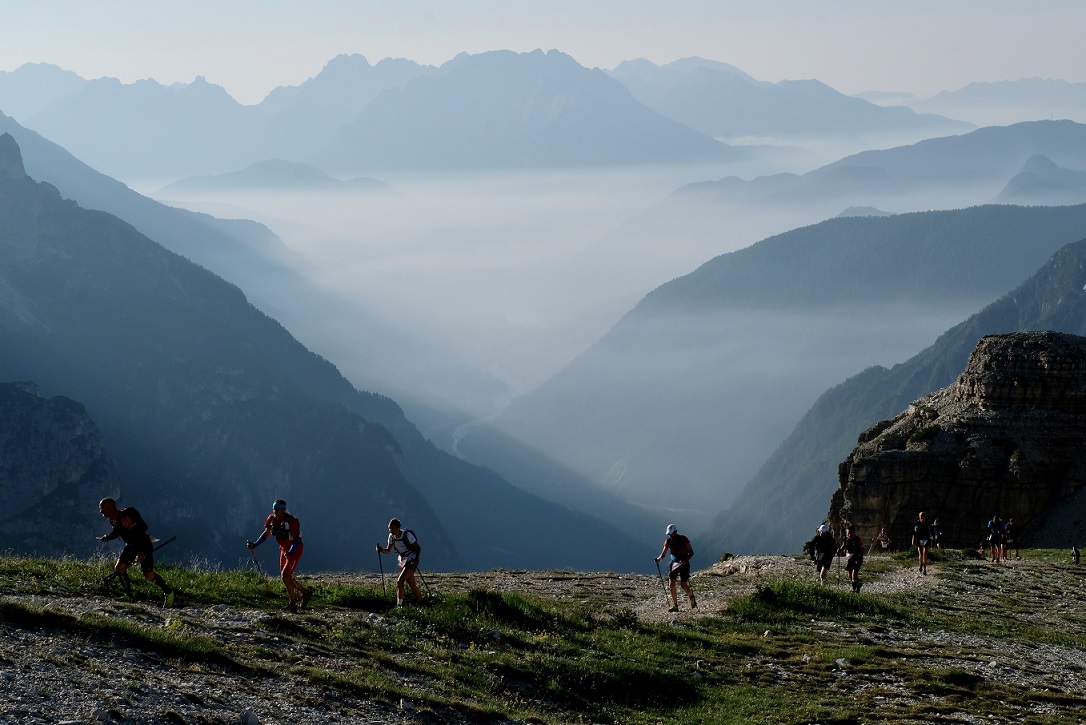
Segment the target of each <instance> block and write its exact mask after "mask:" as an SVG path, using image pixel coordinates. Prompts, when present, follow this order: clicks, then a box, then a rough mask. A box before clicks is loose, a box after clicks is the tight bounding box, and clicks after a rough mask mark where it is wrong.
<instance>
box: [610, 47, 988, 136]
mask: <svg viewBox="0 0 1086 725" xmlns="http://www.w3.org/2000/svg"><path fill="white" fill-rule="evenodd" d="M610 75H611V77H612V78H615V79H616V80H618V81H620V82H621V83H622V84H623V85H624V86H626V88H628V89H629V91H630V93H631V94H632V95H633V96H634V98H636V99H637V100H639V101H641V102H642V103H644V104H645V105H646V106H648V107H649V108H651V109H653V110H655V111H657V112H659V113H661V114H663V115H665V116H667V117H668V118H672V119H674V120H676V121H678V122H679V123H682V124H684V125H687V126H689V127H690V128H693V129H697V130H698V131H701V132H702V133H704V134H706V135H708V136H713V137H714V138H720V139H723V140H730V139H734V138H743V137H754V138H773V139H777V140H782V141H783V140H787V139H800V140H802V139H811V138H813V137H835V136H855V135H857V134H860V135H870V136H873V137H879V136H883V135H886V134H889V133H895V134H905V133H913V134H914V135H915V136H916V137H918V138H923V137H931V136H943V135H948V134H953V133H963V132H965V131H969V130H972V129H973V128H974V126H973V125H972V124H970V123H964V122H962V121H955V120H952V119H951V118H945V117H942V116H937V115H934V114H918V113H915V112H914V111H912V110H910V109H908V108H904V107H883V106H879V105H876V104H874V103H870V102H868V101H866V100H863V99H861V98H855V97H851V96H846V95H844V94H843V93H839V92H838V91H835V90H834V89H832V88H830V87H829V86H827V85H825V84H824V83H820V82H819V81H816V80H788V81H781V82H779V83H767V82H765V81H759V80H756V79H754V78H752V77H750V76H749V75H747V74H746V73H744V72H742V71H740V70H739V69H738V68H735V67H734V66H730V65H727V64H725V63H718V62H715V61H709V60H704V59H702V58H684V59H682V60H677V61H675V62H673V63H668V64H667V65H663V66H657V65H655V64H653V63H650V62H649V61H647V60H643V59H640V60H636V61H626V62H624V63H621V64H619V65H618V66H617V67H616V68H615V69H614V70H612V71H610Z"/></svg>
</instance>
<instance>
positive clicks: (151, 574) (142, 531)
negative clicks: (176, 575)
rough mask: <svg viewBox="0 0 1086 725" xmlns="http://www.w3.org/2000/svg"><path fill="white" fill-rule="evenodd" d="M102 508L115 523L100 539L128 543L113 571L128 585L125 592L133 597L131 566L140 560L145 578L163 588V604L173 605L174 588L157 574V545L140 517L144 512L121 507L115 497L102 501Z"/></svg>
mask: <svg viewBox="0 0 1086 725" xmlns="http://www.w3.org/2000/svg"><path fill="white" fill-rule="evenodd" d="M98 510H99V511H100V512H101V514H102V516H103V517H104V518H106V519H109V523H110V524H112V526H113V528H112V530H110V532H109V533H108V534H106V535H105V536H102V537H100V538H99V541H102V542H106V541H113V540H114V539H120V540H121V541H123V542H124V548H123V549H121V553H120V555H119V556H118V557H117V563H116V564H114V566H113V571H114V572H115V573H116V575H117V579H119V580H120V582H121V586H123V587H124V591H125V594H128V595H130V596H131V594H132V582H131V580H130V579H129V578H128V574H127V570H128V567H130V566H132V565H133V564H136V563H138V564H139V565H140V569H142V570H143V576H144V578H145V579H147V581H149V582H153V583H154V584H155V585H156V586H157V587H158V588H159V589H161V590H162V593H163V595H164V599H163V602H162V606H164V607H170V606H173V601H174V590H173V589H171V588H170V587H169V585H167V584H166V582H165V581H164V580H163V579H162V577H161V576H159V575H158V574H156V573H155V557H154V553H153V550H154V545H153V544H152V543H151V537H150V536H149V535H148V534H147V522H145V521H144V520H143V517H142V516H140V512H139V511H137V510H136V509H135V508H133V507H132V506H126V507H125V508H123V509H118V508H117V502H116V501H114V500H113V499H111V498H104V499H102V500H101V501H99V502H98Z"/></svg>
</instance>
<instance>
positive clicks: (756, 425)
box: [0, 51, 1086, 568]
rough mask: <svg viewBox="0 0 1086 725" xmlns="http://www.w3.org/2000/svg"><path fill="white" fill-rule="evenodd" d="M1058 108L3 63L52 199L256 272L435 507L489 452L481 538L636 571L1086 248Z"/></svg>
mask: <svg viewBox="0 0 1086 725" xmlns="http://www.w3.org/2000/svg"><path fill="white" fill-rule="evenodd" d="M28 79H33V80H37V81H38V83H37V84H35V83H32V82H28ZM1030 88H1031V86H1015V87H1011V88H1008V89H1007V94H1008V95H1013V94H1016V93H1019V92H1021V93H1022V97H1023V98H1026V97H1027V91H1028V90H1029V89H1030ZM1038 98H1039V100H1037V101H1036V106H1032V107H1031V106H1029V105H1028V104H1026V105H1023V106H1020V108H1021V109H1022V110H1021V113H1022V114H1023V117H1021V118H1018V119H1015V120H1016V121H1019V122H1018V123H1015V124H1013V125H1003V126H988V127H981V128H977V125H978V124H977V121H978V120H979V119H982V118H983V111H982V109H981V110H976V109H980V106H977V107H976V109H975V110H976V112H975V113H974V114H970V118H969V120H963V119H957V118H953V117H951V116H949V115H938V114H937V112H934V111H932V110H931V108H930V107H929V108H927V110H924V109H922V108H920V107H919V106H918V108H917V111H916V112H914V111H913V110H911V109H907V108H903V107H901V108H890V107H887V106H886V105H885V103H884V105H879V104H875V103H871V102H869V101H867V100H863V99H860V98H856V97H852V96H846V95H844V94H841V93H839V92H837V91H835V90H833V89H832V88H830V87H829V86H827V85H825V84H822V83H819V82H817V81H803V82H798V81H797V82H778V83H767V82H764V81H759V80H757V79H755V78H754V77H752V76H750V75H748V74H746V73H744V72H742V71H740V70H739V69H738V68H735V67H732V66H727V65H725V64H721V63H715V62H712V61H705V60H703V59H700V58H689V59H687V60H685V61H677V62H675V63H671V64H663V65H656V64H654V63H650V62H648V61H643V60H642V61H630V62H629V63H624V64H622V65H620V66H617V67H616V68H614V69H613V70H611V71H606V72H605V71H603V70H601V69H599V68H587V67H584V66H581V65H580V64H578V63H577V62H576V61H574V60H573V58H572V57H570V56H568V55H566V54H564V53H561V52H558V51H548V52H543V51H534V52H530V53H514V52H510V51H493V52H486V53H478V54H462V55H460V56H457V57H456V58H454V59H453V60H451V61H449V62H447V63H445V64H442V65H441V66H424V65H421V64H416V63H413V62H410V61H404V60H402V59H400V60H399V61H396V62H393V61H387V60H386V61H381V62H379V63H377V64H375V65H370V64H369V63H368V62H367V61H366V60H365V59H364V58H362V57H361V56H346V55H344V56H339V57H337V58H335V59H333V61H331V62H329V63H328V64H327V66H326V67H325V68H324V69H323V70H322V72H321V73H320V74H318V75H317V76H314V77H313V78H311V79H309V80H308V81H306V82H305V83H303V84H301V85H299V86H292V87H282V88H279V89H276V91H274V92H272V93H270V94H268V96H267V97H266V98H265V100H264V101H263V102H261V103H259V104H256V105H252V106H243V105H241V104H239V103H238V102H237V101H234V100H233V99H232V98H231V97H230V96H229V95H228V94H227V93H226V92H225V91H224V90H223V89H222V88H219V87H217V86H214V84H209V83H208V82H207V81H206V80H204V79H198V80H197V81H196V82H194V83H192V84H175V85H172V86H164V85H160V84H158V83H156V82H154V81H152V80H146V81H140V82H138V83H133V84H123V83H120V82H117V81H115V79H98V80H95V81H86V80H83V79H80V78H79V77H78V76H73V74H71V73H70V72H66V71H62V70H61V69H59V68H56V67H53V66H46V65H32V66H26V67H24V68H20V69H19V70H18V71H15V72H2V73H0V111H5V112H6V111H8V110H10V112H11V116H3V117H0V126H2V128H0V130H2V131H7V132H8V133H10V134H12V136H13V138H14V139H15V140H16V141H17V142H18V144H19V146H20V147H21V148H22V154H23V156H24V157H25V159H26V170H27V173H28V174H29V175H30V176H31V177H32V178H33V179H34V180H36V181H42V182H47V183H48V184H51V185H53V186H55V187H56V188H57V189H59V190H60V192H61V194H62V195H63V196H65V197H67V198H71V199H74V200H75V201H76V202H78V203H79V204H80V205H81V206H83V207H86V208H88V209H102V210H105V211H108V212H109V213H111V214H114V215H116V216H118V217H120V218H121V219H124V220H126V221H127V222H129V223H131V224H132V225H133V226H135V227H136V228H137V229H138V230H139V231H140V232H142V233H143V234H145V235H147V236H148V237H150V238H151V240H153V241H154V242H157V243H160V244H162V245H163V246H165V247H166V248H167V249H169V250H171V251H173V252H176V253H178V254H181V255H183V256H185V257H187V258H188V260H191V261H193V262H195V263H197V264H198V265H201V266H203V267H205V268H207V269H208V270H210V271H211V272H213V273H214V274H215V275H218V276H220V277H222V278H223V279H224V280H226V281H227V282H230V283H233V284H236V285H237V286H238V287H239V288H240V289H241V290H242V291H243V292H244V293H245V295H246V297H247V298H248V301H249V302H251V303H252V304H253V305H254V306H255V307H256V308H257V309H258V310H260V311H261V312H263V313H264V314H266V315H269V316H270V317H271V318H273V319H274V320H275V321H277V322H278V323H280V324H282V325H283V327H284V328H285V329H286V330H287V331H289V333H290V334H291V335H292V337H293V338H294V339H296V340H297V341H298V342H300V343H301V344H302V345H304V346H305V348H307V349H308V350H310V351H312V352H313V353H316V354H317V355H319V356H320V357H322V358H324V359H326V360H327V361H329V362H331V363H332V365H334V366H335V369H336V370H338V372H340V373H342V375H343V376H344V377H345V378H346V380H347V381H349V382H350V384H351V385H352V386H354V388H356V389H357V390H358V391H364V393H365V394H370V393H373V394H376V395H377V396H378V397H379V398H381V399H384V398H388V399H391V400H392V401H394V402H395V404H397V405H398V406H399V407H401V408H402V410H403V412H404V413H405V417H404V418H403V419H402V420H401V417H400V416H399V415H397V414H388V413H386V414H384V415H385V416H386V417H385V418H383V419H382V420H381V421H380V423H381V424H382V425H384V426H386V427H388V428H389V430H390V431H391V434H392V435H393V437H394V438H396V439H397V440H398V441H399V443H400V444H401V445H403V442H404V436H406V437H407V438H408V439H410V440H411V441H412V443H411V444H410V445H409V446H408V447H409V448H415V447H416V446H418V447H420V448H417V449H416V450H426V453H425V455H421V454H419V455H420V456H421V458H418V459H415V460H425V461H426V463H425V465H424V464H422V463H418V464H415V465H417V466H418V468H417V469H416V470H415V471H414V473H413V474H412V473H411V471H410V469H411V464H407V465H406V470H407V471H408V472H407V479H408V480H409V481H411V485H412V486H415V487H417V488H419V489H420V500H422V499H426V500H428V503H429V504H433V502H434V501H438V500H441V501H444V505H446V506H451V505H452V501H453V499H455V498H456V495H455V493H454V492H453V491H449V490H446V491H444V492H442V493H439V492H438V491H439V489H440V488H441V486H440V484H439V482H438V481H437V480H436V478H435V476H437V477H439V475H440V474H438V473H435V472H437V471H445V472H446V473H448V472H449V471H452V470H454V468H455V467H453V468H449V467H448V466H452V465H453V464H452V463H451V462H450V461H453V460H457V461H461V462H464V463H465V464H467V463H471V464H476V465H478V466H481V467H482V468H481V469H478V471H483V470H487V471H490V472H493V474H496V475H495V480H490V479H489V478H487V476H488V475H490V474H489V473H487V474H484V473H481V472H478V471H477V472H474V473H472V472H471V471H473V470H475V469H471V468H463V469H459V468H455V470H457V471H459V473H458V474H457V475H458V476H460V475H462V476H464V477H466V478H467V479H471V478H478V477H482V478H486V479H487V483H486V485H487V486H494V487H496V488H494V489H492V490H493V491H496V490H501V491H502V492H503V493H502V494H501V495H494V496H492V497H490V498H489V499H488V500H487V501H485V502H473V501H471V500H464V501H459V502H457V503H458V505H459V506H460V507H461V508H460V509H459V511H460V513H459V514H457V515H456V516H458V517H459V518H458V519H457V520H458V521H460V522H464V521H468V520H470V517H468V518H465V517H466V516H467V514H466V512H465V509H467V508H470V507H471V506H472V505H473V504H474V503H479V505H480V506H482V509H481V510H480V513H481V514H485V515H493V516H506V515H507V513H508V512H507V510H506V509H505V508H502V507H501V506H499V505H498V503H497V501H499V500H501V501H506V502H507V505H514V503H516V505H523V502H524V501H528V500H535V499H525V498H522V497H521V495H522V494H524V493H525V492H527V493H528V494H530V495H531V496H534V497H538V500H540V501H546V502H548V505H551V504H553V505H557V506H558V507H560V508H561V510H554V511H553V512H552V510H551V509H547V511H548V515H553V516H554V517H555V521H561V522H562V523H561V527H568V526H572V525H574V522H584V521H588V520H591V521H595V520H597V519H595V518H593V519H585V518H583V517H584V516H591V517H598V520H599V521H602V522H605V523H606V525H607V526H613V527H615V529H616V532H618V531H620V532H621V535H620V534H618V533H616V536H622V537H627V538H625V539H623V541H624V542H625V543H626V544H627V550H626V551H624V552H622V553H621V554H617V553H615V552H611V553H612V554H614V555H615V558H614V559H611V560H610V561H612V562H614V564H613V565H614V566H615V567H616V568H621V567H624V566H629V565H630V563H629V562H630V561H631V557H632V556H633V552H632V551H630V550H629V549H632V548H636V547H640V546H644V547H646V548H651V546H652V543H651V542H655V541H656V539H657V538H658V531H657V530H658V529H659V527H660V526H662V524H663V523H666V522H668V521H669V520H678V521H680V522H681V525H682V526H683V527H684V528H685V529H687V530H691V531H692V532H693V533H702V532H703V531H705V530H706V529H707V528H708V527H709V526H710V523H711V522H712V520H713V519H714V517H717V516H718V515H719V514H720V513H721V511H723V510H724V509H726V508H728V507H729V506H731V505H733V504H734V503H736V500H737V497H739V496H740V495H741V492H742V491H743V488H744V486H745V485H746V484H747V483H748V482H749V481H750V480H752V478H753V477H755V474H756V473H757V472H758V471H759V469H760V467H761V466H762V465H763V464H764V463H765V462H766V460H767V459H768V458H769V457H770V456H771V455H772V454H773V452H774V451H775V450H776V449H777V447H778V446H779V444H780V443H781V441H782V440H784V439H785V438H786V437H787V436H788V435H789V433H790V432H791V431H792V429H793V428H794V426H795V425H796V422H797V421H798V420H800V419H801V418H802V417H803V416H804V414H805V413H806V412H807V411H808V410H809V409H810V408H811V406H812V405H813V404H814V403H815V402H816V400H818V398H819V396H820V395H821V394H822V393H823V392H825V391H826V390H827V389H828V388H831V387H833V386H834V385H837V384H838V383H840V382H841V381H842V380H844V379H846V378H848V377H850V376H854V375H856V374H858V373H860V372H861V371H863V370H865V369H867V368H869V367H871V366H883V367H891V366H893V365H895V364H897V363H899V362H901V361H902V360H906V359H908V358H910V357H911V356H912V355H915V354H916V353H917V352H918V351H919V350H922V349H924V348H925V347H926V346H927V345H929V344H930V343H931V341H932V340H934V339H935V338H937V337H938V336H939V335H940V334H941V333H943V332H944V331H945V330H947V329H949V328H951V327H952V326H954V325H955V324H957V323H958V322H960V321H961V320H962V319H965V318H966V317H968V316H969V315H971V314H973V313H974V312H976V311H977V310H978V309H980V308H982V307H983V306H984V305H986V304H988V303H989V302H991V301H992V300H993V299H996V298H997V297H998V296H999V295H1001V294H1003V293H1005V292H1006V291H1007V290H1009V289H1012V288H1013V287H1014V286H1015V285H1017V284H1019V283H1020V282H1021V281H1022V280H1023V279H1025V278H1026V277H1027V276H1028V275H1029V274H1030V273H1031V272H1032V271H1034V270H1035V269H1037V268H1038V267H1039V266H1040V265H1041V264H1043V263H1044V262H1045V261H1046V260H1047V259H1048V257H1049V256H1051V254H1053V253H1054V252H1055V251H1057V250H1058V249H1059V248H1060V247H1061V246H1063V245H1065V244H1068V243H1071V242H1075V241H1078V240H1079V239H1080V238H1082V237H1084V236H1086V222H1084V220H1083V219H1082V218H1081V217H1082V211H1081V207H1075V206H1073V205H1075V204H1082V203H1083V202H1086V186H1084V185H1083V183H1082V178H1083V174H1086V155H1084V154H1083V151H1082V149H1084V148H1086V127H1084V126H1082V125H1081V124H1080V123H1078V122H1075V121H1071V120H1065V121H1042V120H1038V119H1042V118H1045V116H1046V113H1045V111H1044V108H1045V107H1046V106H1045V104H1046V103H1051V102H1052V100H1051V96H1050V95H1049V96H1043V97H1038ZM710 100H711V102H710ZM167 101H168V102H167ZM978 103H979V102H978ZM947 107H949V106H947ZM1031 114H1032V115H1031ZM1080 120H1083V119H1080ZM137 129H138V133H137V132H136V130H137ZM189 130H191V131H192V132H193V133H189V132H188V131H189ZM39 134H40V135H39ZM179 138H183V139H184V142H183V143H177V142H175V141H176V140H177V139H179ZM84 162H85V163H84ZM111 176H112V177H115V178H116V181H115V180H114V179H113V178H110V177H111ZM993 202H1002V203H1022V204H1029V205H1032V206H1031V207H1030V208H1026V207H1009V206H986V205H990V204H992V203H993ZM1062 205H1072V206H1066V207H1064V206H1062ZM974 207H975V208H974ZM864 210H868V211H864ZM842 214H845V215H846V217H842V218H838V217H840V216H841V215H842ZM866 214H871V215H872V216H867V215H866ZM874 215H878V216H874ZM992 332H998V330H992ZM11 369H12V370H19V371H24V372H25V373H26V377H28V378H32V377H33V376H32V375H31V373H32V372H33V363H32V361H31V360H30V358H26V359H20V361H19V364H18V365H15V364H12V366H11ZM55 379H59V378H55ZM39 382H40V381H39ZM336 384H337V385H338V384H339V383H336ZM49 393H50V394H51V395H54V394H68V393H66V392H65V391H63V390H55V389H50V390H49ZM88 402H91V401H88ZM93 412H94V410H93V405H92V406H91V413H92V414H93ZM871 422H872V421H860V422H858V423H857V430H862V429H863V428H864V427H865V426H866V425H868V424H870V423H871ZM416 435H421V438H419V439H417V440H416V439H415V438H414V436H416ZM106 438H107V440H108V439H109V434H108V431H107V434H106ZM422 441H426V442H425V443H423V442H422ZM148 445H151V444H148ZM429 445H433V446H436V449H439V450H440V451H441V455H442V456H445V455H448V456H449V459H450V460H446V459H444V458H440V456H437V453H436V451H435V452H430V451H428V450H427V448H426V447H427V446H429ZM409 458H410V456H409ZM439 459H440V460H439ZM401 465H403V464H401ZM830 475H832V474H830ZM412 476H414V478H413V477H412ZM498 478H500V479H501V480H500V481H499V480H497V479H498ZM510 485H511V487H515V488H516V491H515V492H514V493H510V492H509V491H510V489H509V488H505V487H507V486H510ZM467 490H468V489H467V488H465V489H464V491H467ZM472 490H475V491H478V489H472ZM676 491H678V492H680V494H679V495H678V496H676V495H674V493H675V492H676ZM419 505H420V506H421V505H422V504H419ZM441 509H442V506H436V505H435V506H434V511H433V517H435V518H434V521H440V520H442V516H443V514H442V510H441ZM420 510H423V509H420ZM822 513H824V512H822V511H812V512H811V516H812V517H815V518H817V517H820V516H821V515H822ZM425 515H426V516H430V513H428V512H427V513H426V514H425ZM435 525H436V524H435ZM446 525H448V524H447V523H446ZM443 535H444V534H443ZM459 536H460V534H458V533H456V532H450V533H449V548H448V551H447V554H446V555H445V559H444V561H445V562H446V564H447V565H450V566H452V565H458V564H459V562H460V561H461V559H459V558H458V557H459V556H460V555H461V554H462V552H463V550H464V547H465V546H467V541H466V540H464V539H459V538H458V537H459ZM635 541H636V542H638V543H637V544H636V545H634V544H632V542H635ZM715 541H716V540H714V542H715ZM722 545H723V546H727V543H724V544H722ZM541 546H542V545H541ZM499 548H502V547H499ZM609 555H610V554H609ZM532 556H533V557H536V558H535V559H533V560H534V561H544V560H545V557H543V558H539V557H542V554H541V553H540V552H539V551H535V552H534V553H533V554H532ZM714 556H715V554H714ZM488 557H489V558H488V559H487V561H489V562H492V563H497V564H501V565H506V564H509V563H512V562H515V561H516V557H512V558H508V557H506V556H505V554H503V553H502V552H499V551H495V552H491V553H490V554H488ZM562 561H567V560H565V559H563V560H562ZM350 563H351V565H352V566H355V565H360V563H359V562H358V561H356V560H354V559H351V560H350ZM574 565H577V564H576V563H575V562H574Z"/></svg>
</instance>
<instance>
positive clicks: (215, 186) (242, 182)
mask: <svg viewBox="0 0 1086 725" xmlns="http://www.w3.org/2000/svg"><path fill="white" fill-rule="evenodd" d="M342 189H358V190H364V191H386V192H387V191H391V190H392V187H390V186H389V185H388V184H386V183H385V182H383V181H380V180H378V179H374V178H372V177H367V176H363V177H358V178H355V179H348V180H347V181H341V180H340V179H336V178H333V177H331V176H329V175H328V174H326V173H325V172H323V171H321V170H320V169H318V168H317V167H315V166H310V165H309V164H300V163H297V162H294V161H283V160H282V159H269V160H267V161H257V162H256V163H255V164H250V165H249V166H247V167H246V168H244V169H241V170H240V171H233V172H230V173H228V174H215V175H206V176H188V177H185V178H184V179H179V180H178V181H175V182H173V183H172V184H168V185H167V186H165V187H164V188H163V189H161V190H160V191H159V192H158V195H159V196H163V197H166V198H169V196H170V195H171V194H177V193H182V194H190V193H194V192H195V193H209V192H220V191H256V190H262V191H313V190H318V191H319V190H342Z"/></svg>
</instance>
